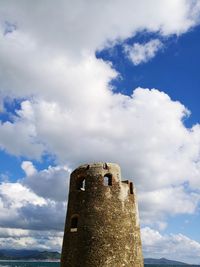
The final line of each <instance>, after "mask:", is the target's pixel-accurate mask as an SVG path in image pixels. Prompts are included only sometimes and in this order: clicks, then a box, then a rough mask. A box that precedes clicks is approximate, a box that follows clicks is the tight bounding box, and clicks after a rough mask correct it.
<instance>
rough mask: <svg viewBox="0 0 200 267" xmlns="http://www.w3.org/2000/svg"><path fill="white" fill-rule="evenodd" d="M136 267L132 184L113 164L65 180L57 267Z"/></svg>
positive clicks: (140, 259) (138, 264) (139, 260)
mask: <svg viewBox="0 0 200 267" xmlns="http://www.w3.org/2000/svg"><path fill="white" fill-rule="evenodd" d="M122 266H126V267H129V266H130V267H142V266H143V257H142V245H141V238H140V226H139V218H138V209H137V201H136V195H135V190H134V187H133V183H131V182H129V181H121V171H120V167H119V166H118V165H117V164H113V163H93V164H89V165H87V164H86V165H82V166H80V167H79V168H77V169H76V170H74V171H73V172H72V174H71V179H70V189H69V199H68V209H67V216H66V224H65V232H64V239H63V248H62V257H61V267H122Z"/></svg>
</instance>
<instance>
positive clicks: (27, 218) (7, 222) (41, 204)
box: [0, 182, 66, 231]
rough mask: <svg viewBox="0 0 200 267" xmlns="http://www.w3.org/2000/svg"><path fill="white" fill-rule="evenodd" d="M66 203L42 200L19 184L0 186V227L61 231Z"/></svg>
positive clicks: (6, 183) (5, 183)
mask: <svg viewBox="0 0 200 267" xmlns="http://www.w3.org/2000/svg"><path fill="white" fill-rule="evenodd" d="M65 213H66V203H64V202H56V201H52V200H50V199H44V198H43V197H40V196H38V195H37V194H35V193H34V192H33V191H32V190H30V189H29V188H27V187H25V186H23V185H22V184H20V183H17V182H16V183H9V182H4V183H2V184H0V227H5V226H6V227H9V228H21V229H33V230H35V229H37V230H51V229H54V230H59V231H62V230H63V225H64V217H65Z"/></svg>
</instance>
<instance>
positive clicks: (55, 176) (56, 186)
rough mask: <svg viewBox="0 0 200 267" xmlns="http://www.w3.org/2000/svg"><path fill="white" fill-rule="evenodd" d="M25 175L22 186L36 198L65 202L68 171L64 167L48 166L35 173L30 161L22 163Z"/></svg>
mask: <svg viewBox="0 0 200 267" xmlns="http://www.w3.org/2000/svg"><path fill="white" fill-rule="evenodd" d="M22 169H24V171H25V173H26V177H24V179H23V181H22V182H23V184H24V185H25V186H27V187H29V188H30V189H31V190H33V191H34V192H35V193H36V194H37V195H38V196H41V197H44V198H45V199H51V200H54V201H65V202H66V199H67V193H68V181H69V173H70V170H69V169H68V168H67V167H66V166H56V167H52V166H49V167H48V169H44V170H41V171H39V172H38V171H37V170H36V169H35V167H34V166H33V164H32V162H30V161H23V162H22Z"/></svg>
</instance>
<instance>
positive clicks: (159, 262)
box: [144, 258, 188, 265]
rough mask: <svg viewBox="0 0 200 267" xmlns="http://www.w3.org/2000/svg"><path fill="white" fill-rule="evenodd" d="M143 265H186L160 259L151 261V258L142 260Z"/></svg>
mask: <svg viewBox="0 0 200 267" xmlns="http://www.w3.org/2000/svg"><path fill="white" fill-rule="evenodd" d="M144 263H145V264H156V265H161V264H163V265H164V264H166V265H188V264H187V263H184V262H181V261H173V260H168V259H165V258H160V259H151V258H146V259H144Z"/></svg>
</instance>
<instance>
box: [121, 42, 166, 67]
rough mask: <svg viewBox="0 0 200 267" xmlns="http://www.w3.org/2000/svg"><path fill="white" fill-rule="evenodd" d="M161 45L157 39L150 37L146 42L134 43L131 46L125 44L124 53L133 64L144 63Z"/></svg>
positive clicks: (153, 55)
mask: <svg viewBox="0 0 200 267" xmlns="http://www.w3.org/2000/svg"><path fill="white" fill-rule="evenodd" d="M162 47H163V43H162V42H161V41H160V40H159V39H152V40H150V41H149V42H147V43H144V44H139V43H134V44H133V46H130V45H125V47H124V49H125V53H126V54H127V56H128V58H129V59H130V60H131V61H132V62H133V64H134V65H139V64H141V63H146V62H148V61H149V60H150V59H152V58H153V57H155V55H156V53H157V52H158V51H159V50H160V49H161V48H162Z"/></svg>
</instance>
